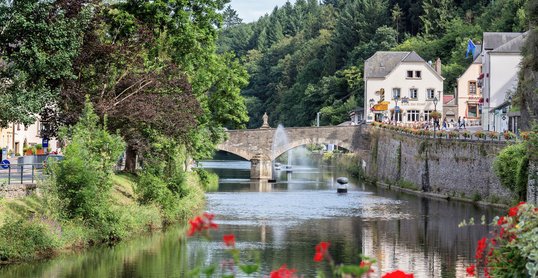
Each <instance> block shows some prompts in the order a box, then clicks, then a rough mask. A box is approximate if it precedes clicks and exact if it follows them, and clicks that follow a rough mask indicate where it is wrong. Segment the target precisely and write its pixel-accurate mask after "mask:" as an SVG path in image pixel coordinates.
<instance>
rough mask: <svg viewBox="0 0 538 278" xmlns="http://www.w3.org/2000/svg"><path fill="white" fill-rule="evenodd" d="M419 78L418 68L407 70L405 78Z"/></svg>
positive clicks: (420, 73) (420, 75)
mask: <svg viewBox="0 0 538 278" xmlns="http://www.w3.org/2000/svg"><path fill="white" fill-rule="evenodd" d="M411 78H413V79H420V78H422V72H421V71H420V70H415V71H413V70H408V71H407V79H411Z"/></svg>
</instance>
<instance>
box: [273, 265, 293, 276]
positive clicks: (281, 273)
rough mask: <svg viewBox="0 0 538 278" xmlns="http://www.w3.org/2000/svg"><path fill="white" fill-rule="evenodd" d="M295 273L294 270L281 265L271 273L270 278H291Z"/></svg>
mask: <svg viewBox="0 0 538 278" xmlns="http://www.w3.org/2000/svg"><path fill="white" fill-rule="evenodd" d="M295 272H296V270H295V269H288V268H287V267H286V265H285V264H284V265H282V266H281V267H280V268H279V269H277V270H274V271H271V276H270V277H271V278H292V277H295V275H293V274H294V273H295Z"/></svg>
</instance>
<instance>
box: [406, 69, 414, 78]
mask: <svg viewBox="0 0 538 278" xmlns="http://www.w3.org/2000/svg"><path fill="white" fill-rule="evenodd" d="M407 78H413V71H412V70H408V71H407Z"/></svg>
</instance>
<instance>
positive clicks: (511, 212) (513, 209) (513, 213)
mask: <svg viewBox="0 0 538 278" xmlns="http://www.w3.org/2000/svg"><path fill="white" fill-rule="evenodd" d="M524 204H525V202H520V203H519V204H517V206H515V207H511V208H510V209H509V210H508V216H517V213H518V211H519V207H520V206H521V205H524Z"/></svg>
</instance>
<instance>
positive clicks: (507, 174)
mask: <svg viewBox="0 0 538 278" xmlns="http://www.w3.org/2000/svg"><path fill="white" fill-rule="evenodd" d="M528 166H529V160H528V157H527V146H526V145H525V144H524V143H520V144H515V145H510V146H508V147H506V148H504V149H503V150H502V151H501V152H500V153H499V155H498V156H497V157H496V158H495V161H494V162H493V169H494V170H495V174H496V175H497V176H498V177H499V178H500V180H501V184H502V185H503V186H505V187H506V188H508V189H510V190H511V191H512V192H514V193H515V194H517V195H518V197H519V198H520V199H524V198H525V196H526V192H527V180H528Z"/></svg>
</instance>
